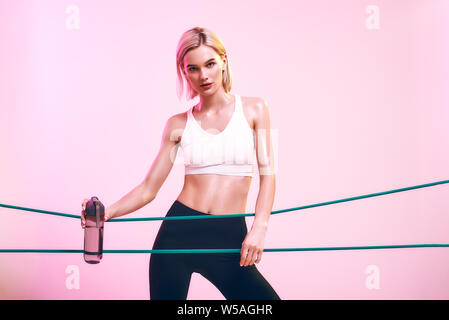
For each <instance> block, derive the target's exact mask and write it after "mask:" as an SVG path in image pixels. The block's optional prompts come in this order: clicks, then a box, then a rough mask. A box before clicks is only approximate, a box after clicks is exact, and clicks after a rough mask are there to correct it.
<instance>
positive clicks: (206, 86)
mask: <svg viewBox="0 0 449 320" xmlns="http://www.w3.org/2000/svg"><path fill="white" fill-rule="evenodd" d="M210 87H212V83H209V84H207V85H201V88H204V89H209V88H210Z"/></svg>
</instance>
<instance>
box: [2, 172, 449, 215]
mask: <svg viewBox="0 0 449 320" xmlns="http://www.w3.org/2000/svg"><path fill="white" fill-rule="evenodd" d="M444 183H449V180H443V181H438V182H432V183H427V184H421V185H417V186H412V187H406V188H401V189H395V190H389V191H384V192H378V193H371V194H367V195H362V196H358V197H352V198H346V199H340V200H335V201H328V202H321V203H316V204H311V205H307V206H301V207H295V208H289V209H283V210H277V211H272V212H271V214H277V213H283V212H288V211H295V210H303V209H308V208H313V207H320V206H325V205H330V204H334V203H339V202H345V201H353V200H359V199H364V198H370V197H376V196H381V195H385V194H389V193H395V192H402V191H408V190H413V189H419V188H426V187H431V186H435V185H439V184H444ZM0 207H4V208H10V209H17V210H25V211H33V212H39V213H46V214H52V215H57V216H63V217H69V218H76V219H80V218H81V216H78V215H73V214H66V213H60V212H54V211H46V210H38V209H31V208H25V207H18V206H12V205H7V204H1V203H0ZM247 216H254V213H241V214H208V215H204V216H179V217H147V218H122V219H110V220H108V221H106V222H128V221H155V220H191V219H213V218H235V217H247Z"/></svg>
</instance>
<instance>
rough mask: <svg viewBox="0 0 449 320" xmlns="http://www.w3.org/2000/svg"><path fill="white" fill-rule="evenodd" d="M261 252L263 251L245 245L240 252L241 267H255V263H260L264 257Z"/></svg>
mask: <svg viewBox="0 0 449 320" xmlns="http://www.w3.org/2000/svg"><path fill="white" fill-rule="evenodd" d="M260 252H261V250H258V249H257V248H256V247H255V246H253V247H252V246H246V245H244V246H243V247H242V250H241V251H240V255H241V258H240V265H241V266H250V265H253V264H254V262H256V263H258V262H260V259H261V257H262V254H261V253H260Z"/></svg>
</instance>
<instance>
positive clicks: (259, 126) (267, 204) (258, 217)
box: [240, 98, 276, 266]
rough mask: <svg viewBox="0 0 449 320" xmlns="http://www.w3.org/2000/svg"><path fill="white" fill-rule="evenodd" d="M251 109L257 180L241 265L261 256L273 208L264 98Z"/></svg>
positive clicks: (271, 159)
mask: <svg viewBox="0 0 449 320" xmlns="http://www.w3.org/2000/svg"><path fill="white" fill-rule="evenodd" d="M254 110H255V111H254V114H255V116H254V130H255V138H256V139H255V143H256V146H255V147H256V155H257V162H258V167H259V176H260V183H259V194H258V196H257V201H256V210H255V217H254V221H253V225H252V227H251V230H250V231H249V232H248V234H247V235H246V238H245V240H244V241H243V243H242V249H241V251H240V256H241V258H240V265H241V266H248V265H252V264H254V263H259V262H260V260H261V258H262V253H263V249H264V242H265V235H266V232H267V229H268V220H269V218H270V215H271V210H272V208H273V202H274V194H275V189H276V184H275V172H274V151H273V145H272V143H271V130H270V114H269V110H268V105H267V103H266V101H265V100H263V99H260V98H259V99H258V101H257V103H256V106H255V108H254Z"/></svg>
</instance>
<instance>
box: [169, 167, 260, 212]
mask: <svg viewBox="0 0 449 320" xmlns="http://www.w3.org/2000/svg"><path fill="white" fill-rule="evenodd" d="M251 179H252V177H250V176H229V175H219V174H188V175H185V176H184V186H183V188H182V190H181V193H180V194H179V196H178V198H177V199H176V200H178V201H179V202H181V203H183V204H184V205H186V206H188V207H190V208H192V209H194V210H197V211H200V212H203V213H208V214H236V213H245V210H246V200H247V197H248V192H249V188H250V186H251Z"/></svg>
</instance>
